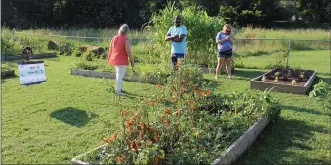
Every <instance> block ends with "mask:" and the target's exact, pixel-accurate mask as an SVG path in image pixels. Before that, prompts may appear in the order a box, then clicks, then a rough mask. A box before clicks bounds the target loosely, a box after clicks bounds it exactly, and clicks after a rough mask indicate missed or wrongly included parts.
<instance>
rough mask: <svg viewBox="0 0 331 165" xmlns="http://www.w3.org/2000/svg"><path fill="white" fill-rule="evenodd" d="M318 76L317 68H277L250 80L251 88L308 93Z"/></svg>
mask: <svg viewBox="0 0 331 165" xmlns="http://www.w3.org/2000/svg"><path fill="white" fill-rule="evenodd" d="M315 77H316V71H315V70H304V69H291V68H275V69H273V70H271V71H270V72H267V73H265V74H263V75H261V76H259V77H257V78H255V79H252V80H251V82H250V88H251V89H260V90H264V89H266V88H272V87H274V90H276V91H279V92H285V93H294V94H303V95H304V94H306V93H307V91H308V90H309V88H310V86H311V85H312V83H313V81H314V79H315Z"/></svg>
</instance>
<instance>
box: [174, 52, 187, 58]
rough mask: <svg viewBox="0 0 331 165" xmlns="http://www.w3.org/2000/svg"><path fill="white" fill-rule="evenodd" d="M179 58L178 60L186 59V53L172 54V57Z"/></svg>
mask: <svg viewBox="0 0 331 165" xmlns="http://www.w3.org/2000/svg"><path fill="white" fill-rule="evenodd" d="M174 56H175V57H177V58H184V57H185V54H184V53H171V57H174Z"/></svg>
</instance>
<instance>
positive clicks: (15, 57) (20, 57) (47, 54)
mask: <svg viewBox="0 0 331 165" xmlns="http://www.w3.org/2000/svg"><path fill="white" fill-rule="evenodd" d="M54 57H57V55H56V52H53V53H42V54H34V55H33V56H32V59H40V58H54ZM20 59H23V58H22V56H1V60H2V61H9V60H20Z"/></svg>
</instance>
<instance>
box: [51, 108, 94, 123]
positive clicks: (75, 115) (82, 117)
mask: <svg viewBox="0 0 331 165" xmlns="http://www.w3.org/2000/svg"><path fill="white" fill-rule="evenodd" d="M50 117H52V118H55V119H57V120H60V121H62V122H64V123H67V124H69V125H72V126H75V127H78V128H81V127H84V126H85V125H86V124H87V123H88V122H89V121H91V120H92V119H94V118H96V117H98V115H96V114H94V113H88V112H86V111H84V110H81V109H77V108H73V107H67V108H63V109H59V110H57V111H54V112H52V113H51V114H50Z"/></svg>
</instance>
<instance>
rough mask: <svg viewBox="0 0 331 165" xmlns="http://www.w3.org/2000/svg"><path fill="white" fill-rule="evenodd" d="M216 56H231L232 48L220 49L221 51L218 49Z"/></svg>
mask: <svg viewBox="0 0 331 165" xmlns="http://www.w3.org/2000/svg"><path fill="white" fill-rule="evenodd" d="M218 57H220V58H231V57H232V49H228V50H224V51H223V50H222V51H218Z"/></svg>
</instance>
